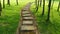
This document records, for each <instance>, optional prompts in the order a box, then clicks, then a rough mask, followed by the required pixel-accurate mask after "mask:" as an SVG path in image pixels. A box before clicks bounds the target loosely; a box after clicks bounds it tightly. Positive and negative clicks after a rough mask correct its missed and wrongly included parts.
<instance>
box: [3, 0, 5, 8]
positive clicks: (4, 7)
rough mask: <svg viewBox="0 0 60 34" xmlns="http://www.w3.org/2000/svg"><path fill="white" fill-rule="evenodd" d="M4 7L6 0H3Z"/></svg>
mask: <svg viewBox="0 0 60 34" xmlns="http://www.w3.org/2000/svg"><path fill="white" fill-rule="evenodd" d="M3 8H5V0H3Z"/></svg>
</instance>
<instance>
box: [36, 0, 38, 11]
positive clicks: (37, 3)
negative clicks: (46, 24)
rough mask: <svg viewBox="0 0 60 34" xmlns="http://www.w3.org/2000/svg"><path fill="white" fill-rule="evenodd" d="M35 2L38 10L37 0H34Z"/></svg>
mask: <svg viewBox="0 0 60 34" xmlns="http://www.w3.org/2000/svg"><path fill="white" fill-rule="evenodd" d="M35 3H36V12H37V11H38V1H37V0H35Z"/></svg>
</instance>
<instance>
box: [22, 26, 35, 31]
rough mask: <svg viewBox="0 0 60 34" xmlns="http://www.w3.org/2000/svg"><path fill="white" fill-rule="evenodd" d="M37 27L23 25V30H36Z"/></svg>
mask: <svg viewBox="0 0 60 34" xmlns="http://www.w3.org/2000/svg"><path fill="white" fill-rule="evenodd" d="M35 29H36V28H35V27H34V26H33V25H22V26H21V30H22V31H23V30H35Z"/></svg>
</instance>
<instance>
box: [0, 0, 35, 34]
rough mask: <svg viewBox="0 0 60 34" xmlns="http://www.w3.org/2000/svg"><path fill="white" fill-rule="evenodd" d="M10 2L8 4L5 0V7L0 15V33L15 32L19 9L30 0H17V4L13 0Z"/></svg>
mask: <svg viewBox="0 0 60 34" xmlns="http://www.w3.org/2000/svg"><path fill="white" fill-rule="evenodd" d="M33 1H34V0H33ZM1 2H2V1H1ZM10 2H11V3H10V4H11V5H10V6H8V5H7V0H5V8H4V9H3V11H2V15H1V16H0V34H16V30H17V27H18V23H19V20H20V11H21V9H22V8H23V7H24V6H25V5H26V4H27V3H28V2H31V0H29V1H28V0H19V5H18V6H17V5H16V3H15V0H11V1H10ZM2 3H3V2H2Z"/></svg>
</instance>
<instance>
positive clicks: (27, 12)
mask: <svg viewBox="0 0 60 34" xmlns="http://www.w3.org/2000/svg"><path fill="white" fill-rule="evenodd" d="M22 13H23V14H30V12H29V11H23V12H22Z"/></svg>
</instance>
